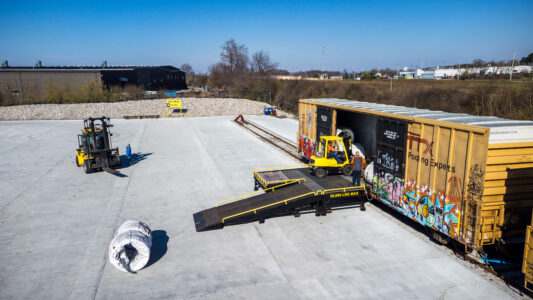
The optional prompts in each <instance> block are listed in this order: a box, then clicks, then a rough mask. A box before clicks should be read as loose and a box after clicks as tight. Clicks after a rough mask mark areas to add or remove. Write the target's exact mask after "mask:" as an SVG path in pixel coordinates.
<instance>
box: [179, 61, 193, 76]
mask: <svg viewBox="0 0 533 300" xmlns="http://www.w3.org/2000/svg"><path fill="white" fill-rule="evenodd" d="M180 69H181V70H182V71H183V72H185V74H186V75H187V76H189V75H190V74H191V72H192V67H191V65H189V64H183V65H181V67H180Z"/></svg>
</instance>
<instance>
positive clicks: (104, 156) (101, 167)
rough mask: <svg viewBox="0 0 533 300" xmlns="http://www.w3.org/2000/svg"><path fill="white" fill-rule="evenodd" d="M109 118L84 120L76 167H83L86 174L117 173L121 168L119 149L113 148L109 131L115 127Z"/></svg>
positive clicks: (77, 150)
mask: <svg viewBox="0 0 533 300" xmlns="http://www.w3.org/2000/svg"><path fill="white" fill-rule="evenodd" d="M109 121H110V120H109V118H106V117H101V118H88V119H86V120H83V129H82V131H81V134H79V135H78V149H76V166H78V167H82V166H83V170H84V171H85V173H87V174H88V173H92V172H96V171H106V172H109V173H112V174H115V173H117V171H116V170H115V169H117V168H120V155H119V153H118V148H111V147H112V146H111V139H110V136H112V135H113V134H112V133H111V132H110V131H109V128H110V127H113V125H111V124H110V123H109Z"/></svg>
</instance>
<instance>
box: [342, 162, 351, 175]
mask: <svg viewBox="0 0 533 300" xmlns="http://www.w3.org/2000/svg"><path fill="white" fill-rule="evenodd" d="M342 174H344V175H346V176H349V175H350V174H352V165H350V164H348V165H344V166H343V167H342Z"/></svg>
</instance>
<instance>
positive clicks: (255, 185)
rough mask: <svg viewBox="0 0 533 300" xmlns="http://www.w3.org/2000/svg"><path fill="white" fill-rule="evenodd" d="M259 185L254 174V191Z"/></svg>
mask: <svg viewBox="0 0 533 300" xmlns="http://www.w3.org/2000/svg"><path fill="white" fill-rule="evenodd" d="M260 187H261V186H260V185H259V181H258V180H257V178H255V176H254V191H257V190H259V188H260Z"/></svg>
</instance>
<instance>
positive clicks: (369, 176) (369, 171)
mask: <svg viewBox="0 0 533 300" xmlns="http://www.w3.org/2000/svg"><path fill="white" fill-rule="evenodd" d="M373 179H374V162H371V163H369V164H368V165H367V166H366V169H365V182H366V183H369V184H372V180H373Z"/></svg>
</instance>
